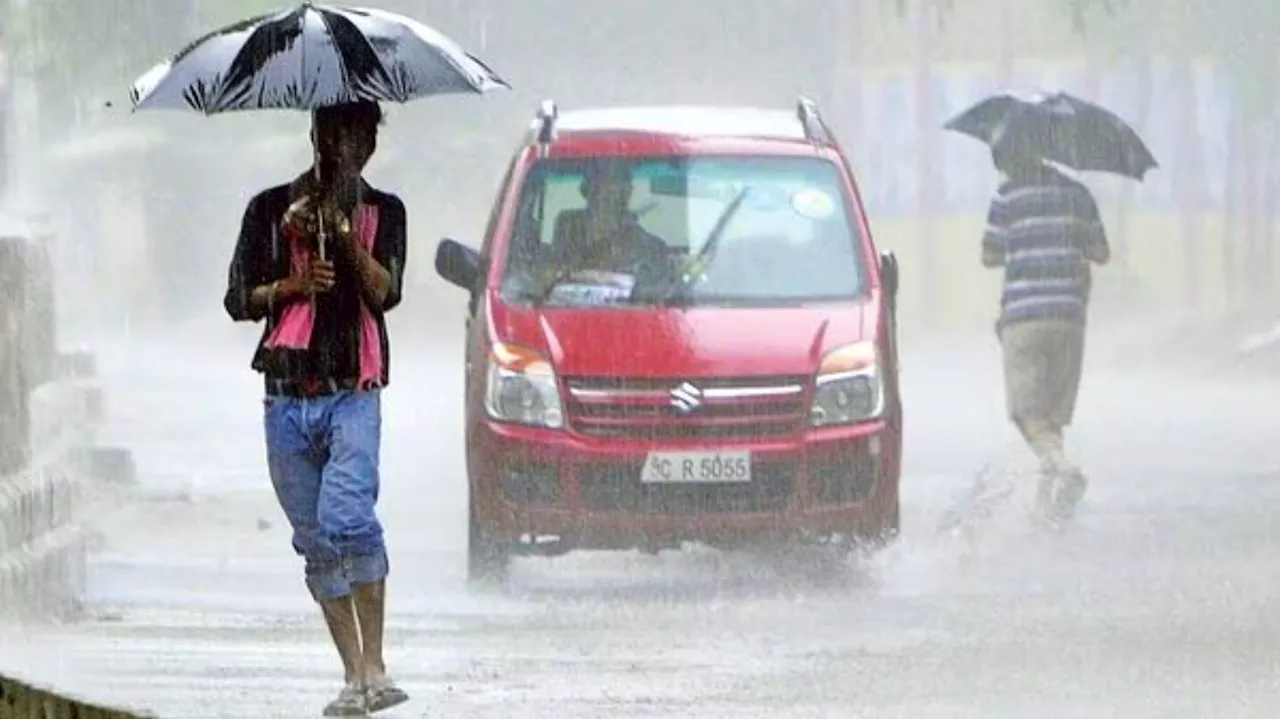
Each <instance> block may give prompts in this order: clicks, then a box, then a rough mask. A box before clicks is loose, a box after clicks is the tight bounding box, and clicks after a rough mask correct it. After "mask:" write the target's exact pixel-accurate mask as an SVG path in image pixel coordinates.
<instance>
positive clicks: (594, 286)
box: [547, 270, 636, 306]
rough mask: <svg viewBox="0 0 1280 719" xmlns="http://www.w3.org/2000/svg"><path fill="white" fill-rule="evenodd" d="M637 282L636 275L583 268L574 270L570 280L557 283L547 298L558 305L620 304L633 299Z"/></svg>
mask: <svg viewBox="0 0 1280 719" xmlns="http://www.w3.org/2000/svg"><path fill="white" fill-rule="evenodd" d="M635 284H636V280H635V277H633V276H631V275H625V274H621V273H616V272H599V271H596V270H583V271H578V272H574V273H573V274H572V275H570V277H569V278H568V280H566V281H565V282H562V283H560V284H558V285H556V286H555V288H554V289H552V290H551V296H550V297H548V298H547V299H548V301H549V302H550V303H552V304H558V305H579V306H593V305H611V304H618V303H620V302H626V301H627V300H630V299H631V291H632V290H633V289H634V288H635Z"/></svg>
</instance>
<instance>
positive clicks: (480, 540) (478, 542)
mask: <svg viewBox="0 0 1280 719" xmlns="http://www.w3.org/2000/svg"><path fill="white" fill-rule="evenodd" d="M510 567H511V546H510V545H509V544H507V543H506V542H501V541H494V539H493V538H492V537H490V536H488V534H487V533H486V532H485V531H484V529H483V528H482V527H481V526H480V520H479V517H478V516H477V515H476V505H475V501H474V500H472V501H470V502H468V511H467V583H468V584H470V585H471V586H472V587H476V588H488V587H495V586H501V585H503V584H505V583H506V580H507V573H508V570H509V569H510Z"/></svg>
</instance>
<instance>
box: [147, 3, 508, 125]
mask: <svg viewBox="0 0 1280 719" xmlns="http://www.w3.org/2000/svg"><path fill="white" fill-rule="evenodd" d="M499 87H508V85H507V83H506V82H504V81H503V80H502V79H501V78H500V77H498V75H497V74H496V73H494V72H493V71H492V70H490V69H489V68H488V67H487V66H486V65H485V64H484V63H483V62H481V61H480V60H479V59H477V58H476V57H474V56H472V55H470V54H468V53H467V52H466V51H465V50H463V49H462V47H461V46H459V45H458V43H456V42H454V41H453V40H451V39H449V38H448V37H445V36H444V35H443V34H441V33H439V32H437V31H436V30H433V29H432V28H430V27H427V26H426V25H423V24H422V23H420V22H417V21H415V20H412V19H410V18H407V17H404V16H401V15H397V14H395V13H391V12H387V11H385V10H376V9H371V8H352V7H337V6H331V5H319V4H314V3H310V2H307V3H303V4H302V5H301V6H299V7H297V8H293V9H290V10H282V11H277V12H274V13H270V14H267V15H261V16H258V17H255V18H251V19H248V20H243V21H241V22H238V23H235V24H234V25H230V26H227V27H225V28H222V29H220V30H216V31H214V32H212V33H209V34H208V35H206V36H204V37H202V38H200V39H199V40H196V41H195V42H193V43H191V44H190V45H188V46H187V47H186V48H184V49H183V50H181V51H180V52H178V53H177V54H176V55H174V56H173V57H171V58H169V59H168V60H166V61H164V62H162V63H160V64H158V65H156V66H155V67H154V68H152V69H151V70H150V71H148V72H147V73H146V74H144V75H142V76H141V77H140V78H138V80H137V81H136V82H135V83H134V84H133V87H132V88H131V90H130V99H131V100H132V101H133V108H134V109H135V110H142V109H190V110H196V111H199V112H203V113H205V114H207V115H212V114H215V113H220V112H231V111H236V110H260V109H292V110H314V109H316V108H318V107H324V106H329V105H337V104H341V103H346V102H355V101H359V100H373V101H380V102H407V101H409V100H412V99H414V98H418V97H424V96H428V95H441V94H450V93H484V92H486V91H489V90H492V89H496V88H499Z"/></svg>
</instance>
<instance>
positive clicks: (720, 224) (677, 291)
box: [665, 187, 751, 305]
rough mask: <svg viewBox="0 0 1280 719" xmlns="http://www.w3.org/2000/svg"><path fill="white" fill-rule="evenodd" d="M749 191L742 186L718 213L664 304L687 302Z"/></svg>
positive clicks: (749, 189) (748, 188)
mask: <svg viewBox="0 0 1280 719" xmlns="http://www.w3.org/2000/svg"><path fill="white" fill-rule="evenodd" d="M749 192H751V188H750V187H744V188H742V190H741V191H739V192H738V194H737V195H735V196H734V198H733V199H732V200H730V202H729V205H728V206H727V207H725V208H724V212H721V213H720V217H719V218H717V219H716V223H715V224H714V225H712V226H711V231H710V232H708V233H707V238H706V239H705V240H703V242H702V249H700V250H698V255H697V256H696V257H694V258H693V259H692V260H691V261H690V262H689V267H690V271H689V272H688V274H686V275H685V276H684V277H681V278H680V279H679V280H677V282H676V284H675V286H674V287H673V288H672V290H671V292H669V293H668V294H667V297H666V299H665V303H666V304H681V305H682V304H686V303H688V302H689V300H690V297H689V290H691V289H693V286H694V284H696V283H697V281H698V278H700V277H701V276H702V270H703V269H704V268H705V267H706V264H707V261H708V260H710V259H711V258H712V257H713V256H714V255H715V252H716V250H717V249H718V248H719V246H720V238H721V237H723V236H724V231H725V230H726V229H727V228H728V227H729V222H730V221H731V220H733V217H734V215H736V214H738V208H740V207H742V202H743V200H745V199H747V193H749Z"/></svg>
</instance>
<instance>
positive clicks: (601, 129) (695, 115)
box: [532, 105, 807, 142]
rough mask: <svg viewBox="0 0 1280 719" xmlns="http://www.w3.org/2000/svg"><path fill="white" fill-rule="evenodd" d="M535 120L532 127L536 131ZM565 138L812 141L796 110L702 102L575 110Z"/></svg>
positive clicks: (563, 125) (562, 130)
mask: <svg viewBox="0 0 1280 719" xmlns="http://www.w3.org/2000/svg"><path fill="white" fill-rule="evenodd" d="M537 127H538V122H537V121H536V120H535V121H534V123H533V127H532V129H534V130H535V131H536V129H537ZM556 131H557V132H558V134H559V135H560V137H561V138H564V139H568V138H567V137H566V136H567V135H574V134H578V133H608V132H614V133H645V134H651V135H669V136H673V137H686V138H757V139H774V140H787V141H792V142H806V141H807V138H806V136H805V131H804V125H802V124H801V122H800V119H799V118H798V117H797V116H796V114H795V113H793V112H787V111H784V110H772V109H762V108H756V107H714V106H705V105H704V106H700V105H669V106H654V105H651V106H631V107H604V108H586V109H581V110H571V111H568V112H565V113H564V114H562V115H560V116H559V118H558V119H557V120H556Z"/></svg>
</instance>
